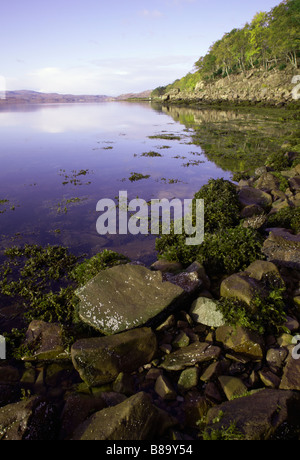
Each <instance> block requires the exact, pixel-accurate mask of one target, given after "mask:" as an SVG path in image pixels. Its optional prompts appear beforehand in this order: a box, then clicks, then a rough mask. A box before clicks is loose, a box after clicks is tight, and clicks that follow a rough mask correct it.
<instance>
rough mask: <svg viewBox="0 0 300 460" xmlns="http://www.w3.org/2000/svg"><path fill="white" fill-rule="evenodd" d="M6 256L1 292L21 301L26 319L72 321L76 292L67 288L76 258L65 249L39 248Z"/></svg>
mask: <svg viewBox="0 0 300 460" xmlns="http://www.w3.org/2000/svg"><path fill="white" fill-rule="evenodd" d="M5 256H6V257H7V259H6V261H5V262H4V264H3V265H2V266H1V267H0V277H1V281H0V291H1V293H2V294H3V295H6V296H9V297H13V298H19V299H21V301H22V302H23V305H24V307H25V309H26V313H25V318H27V319H28V320H29V321H30V320H32V319H42V320H45V321H49V322H52V321H53V322H54V321H62V322H64V321H70V319H71V316H72V302H71V299H72V295H73V291H72V289H71V288H70V287H69V286H68V285H69V284H70V283H71V278H70V272H71V271H72V269H73V268H74V266H75V265H76V263H77V261H78V259H77V257H75V256H74V255H72V254H70V253H69V252H68V249H66V248H64V247H60V246H47V247H46V248H43V247H41V246H38V245H25V247H24V248H18V247H13V248H11V249H7V250H6V251H5ZM66 286H67V287H66Z"/></svg>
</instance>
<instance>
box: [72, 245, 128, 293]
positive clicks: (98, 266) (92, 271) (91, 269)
mask: <svg viewBox="0 0 300 460" xmlns="http://www.w3.org/2000/svg"><path fill="white" fill-rule="evenodd" d="M126 262H129V259H128V258H127V257H125V256H123V255H121V254H118V253H116V252H114V251H110V250H108V249H104V250H103V251H102V252H100V253H99V254H96V255H95V256H93V257H91V258H90V259H87V260H85V261H84V262H82V263H81V264H79V265H77V266H76V267H75V268H74V270H73V271H72V273H71V276H72V277H73V278H74V279H75V281H76V283H77V285H78V286H83V285H84V284H85V283H87V282H88V281H89V280H90V279H92V278H94V277H95V276H96V275H97V274H98V273H99V272H100V271H102V270H106V269H107V268H110V267H113V266H114V265H119V264H122V263H126Z"/></svg>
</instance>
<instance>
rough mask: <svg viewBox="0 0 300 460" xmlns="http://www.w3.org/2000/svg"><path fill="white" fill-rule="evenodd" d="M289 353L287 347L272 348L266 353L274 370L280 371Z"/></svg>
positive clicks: (268, 361)
mask: <svg viewBox="0 0 300 460" xmlns="http://www.w3.org/2000/svg"><path fill="white" fill-rule="evenodd" d="M287 355H288V351H287V350H286V348H270V349H269V350H268V351H267V354H266V361H267V363H268V366H269V367H270V369H271V370H272V371H275V372H276V371H278V370H280V369H281V368H282V367H283V364H284V361H285V359H286V357H287Z"/></svg>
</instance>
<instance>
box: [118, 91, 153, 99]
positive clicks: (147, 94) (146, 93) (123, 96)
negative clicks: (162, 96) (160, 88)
mask: <svg viewBox="0 0 300 460" xmlns="http://www.w3.org/2000/svg"><path fill="white" fill-rule="evenodd" d="M151 93H152V90H147V91H143V92H141V93H128V94H121V95H120V96H117V97H116V98H115V99H116V100H117V101H124V100H128V99H150V97H151Z"/></svg>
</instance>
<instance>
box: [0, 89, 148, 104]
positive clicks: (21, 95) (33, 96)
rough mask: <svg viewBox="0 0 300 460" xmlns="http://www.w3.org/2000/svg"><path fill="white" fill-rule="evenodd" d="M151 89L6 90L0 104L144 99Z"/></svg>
mask: <svg viewBox="0 0 300 460" xmlns="http://www.w3.org/2000/svg"><path fill="white" fill-rule="evenodd" d="M150 94H151V90H149V91H143V92H141V93H129V94H122V95H120V96H116V97H112V96H106V95H84V94H83V95H74V94H59V93H41V92H38V91H30V90H17V91H6V92H5V98H3V99H0V105H4V104H53V103H59V104H64V103H69V104H70V103H88V102H106V101H118V100H127V99H145V98H149V97H150Z"/></svg>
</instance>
